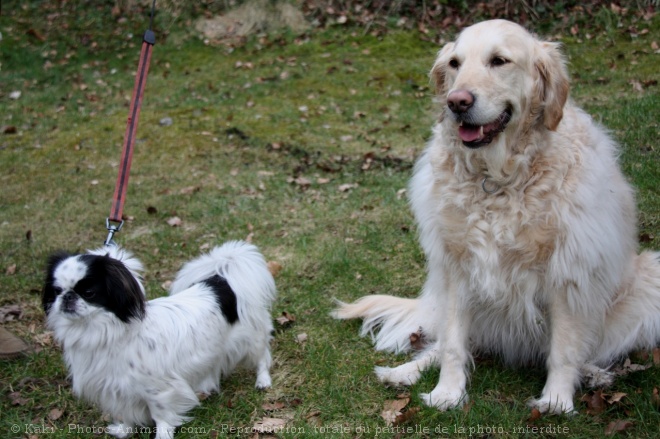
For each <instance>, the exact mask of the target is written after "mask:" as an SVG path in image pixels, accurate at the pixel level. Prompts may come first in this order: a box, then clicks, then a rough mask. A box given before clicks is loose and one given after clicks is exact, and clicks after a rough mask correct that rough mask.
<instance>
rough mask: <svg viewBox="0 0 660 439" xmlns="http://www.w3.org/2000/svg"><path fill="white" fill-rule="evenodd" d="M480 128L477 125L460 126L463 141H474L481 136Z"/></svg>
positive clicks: (459, 132)
mask: <svg viewBox="0 0 660 439" xmlns="http://www.w3.org/2000/svg"><path fill="white" fill-rule="evenodd" d="M480 128H481V127H479V126H477V125H463V126H461V127H458V135H459V137H460V138H461V140H462V141H463V142H474V141H475V140H479V139H480V137H481V130H480Z"/></svg>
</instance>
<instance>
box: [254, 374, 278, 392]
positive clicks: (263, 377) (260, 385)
mask: <svg viewBox="0 0 660 439" xmlns="http://www.w3.org/2000/svg"><path fill="white" fill-rule="evenodd" d="M272 384H273V383H272V380H271V379H270V375H269V374H267V373H260V374H259V375H258V376H257V382H256V383H255V384H254V387H256V388H257V389H258V390H265V389H268V388H269V387H270V386H271V385H272Z"/></svg>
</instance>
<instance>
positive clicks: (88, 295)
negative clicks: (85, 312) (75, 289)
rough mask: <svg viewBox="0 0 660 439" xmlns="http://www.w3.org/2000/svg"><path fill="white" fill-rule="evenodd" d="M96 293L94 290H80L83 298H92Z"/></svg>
mask: <svg viewBox="0 0 660 439" xmlns="http://www.w3.org/2000/svg"><path fill="white" fill-rule="evenodd" d="M94 295H95V293H94V290H82V291H81V292H80V297H82V298H83V299H91V298H92V297H94Z"/></svg>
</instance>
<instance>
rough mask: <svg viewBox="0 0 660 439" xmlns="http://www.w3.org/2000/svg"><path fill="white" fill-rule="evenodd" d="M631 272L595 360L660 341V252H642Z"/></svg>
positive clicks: (608, 319)
mask: <svg viewBox="0 0 660 439" xmlns="http://www.w3.org/2000/svg"><path fill="white" fill-rule="evenodd" d="M631 267H632V268H631V270H632V275H631V276H630V277H629V280H628V282H627V284H626V285H625V286H624V287H623V288H621V291H620V292H619V295H618V296H617V298H616V299H615V302H614V304H613V305H612V307H611V309H610V310H609V312H608V313H607V317H606V321H605V329H604V335H603V338H602V340H601V343H600V346H599V347H598V350H597V351H596V356H595V357H596V358H595V362H596V364H599V365H604V366H608V365H609V364H610V363H611V362H612V361H614V360H616V359H617V358H620V357H622V356H624V355H627V354H628V353H630V352H631V351H634V350H638V349H650V348H653V347H655V346H657V344H658V343H659V342H660V252H643V253H641V254H640V255H638V256H635V258H634V260H633V261H632V263H631Z"/></svg>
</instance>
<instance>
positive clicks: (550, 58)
mask: <svg viewBox="0 0 660 439" xmlns="http://www.w3.org/2000/svg"><path fill="white" fill-rule="evenodd" d="M559 46H560V45H559V43H550V42H541V43H539V47H538V51H537V52H538V53H537V56H536V60H535V62H534V69H535V74H536V92H537V96H538V99H539V101H540V102H541V105H543V125H545V127H546V128H547V129H549V130H552V131H554V130H555V129H557V125H559V122H560V121H561V118H562V116H563V115H564V104H565V103H566V100H567V99H568V72H567V70H566V61H565V60H564V57H563V55H562V54H561V51H560V50H559Z"/></svg>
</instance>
